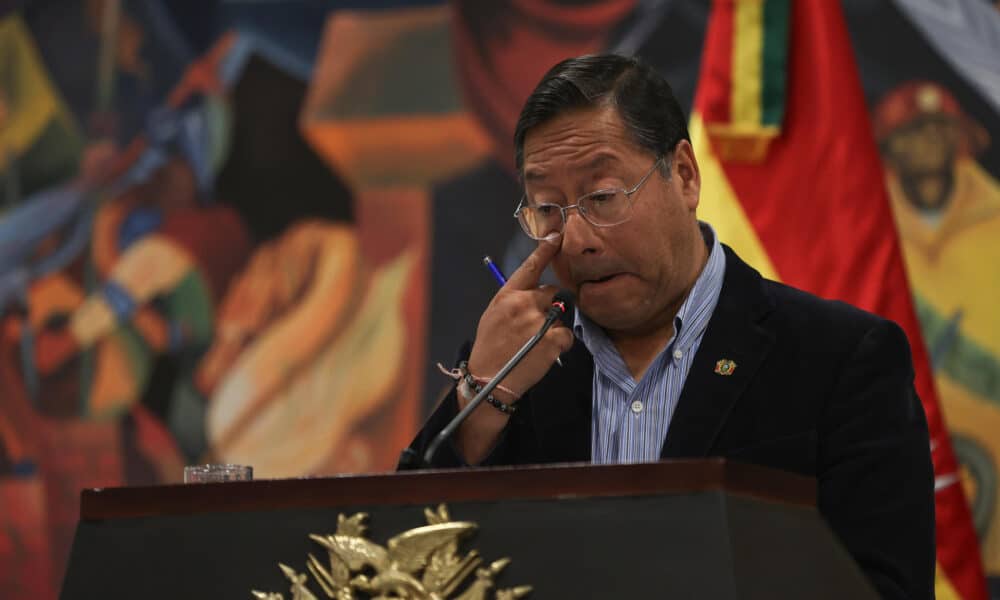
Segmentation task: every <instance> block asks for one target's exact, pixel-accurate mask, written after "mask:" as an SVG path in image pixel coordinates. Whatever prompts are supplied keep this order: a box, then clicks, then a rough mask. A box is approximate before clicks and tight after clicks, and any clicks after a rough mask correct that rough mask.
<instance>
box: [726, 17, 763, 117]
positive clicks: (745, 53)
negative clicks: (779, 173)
mask: <svg viewBox="0 0 1000 600" xmlns="http://www.w3.org/2000/svg"><path fill="white" fill-rule="evenodd" d="M735 8H736V12H735V14H734V15H733V50H732V52H733V57H732V69H733V71H732V73H730V77H731V78H732V85H733V88H732V89H733V91H732V97H731V98H730V102H731V103H732V104H731V105H730V111H731V119H732V122H733V123H734V124H737V126H739V125H744V124H745V125H757V126H760V124H761V112H762V111H761V94H762V90H763V85H764V83H763V82H764V80H763V72H762V61H763V56H764V0H740V1H739V2H736V7H735Z"/></svg>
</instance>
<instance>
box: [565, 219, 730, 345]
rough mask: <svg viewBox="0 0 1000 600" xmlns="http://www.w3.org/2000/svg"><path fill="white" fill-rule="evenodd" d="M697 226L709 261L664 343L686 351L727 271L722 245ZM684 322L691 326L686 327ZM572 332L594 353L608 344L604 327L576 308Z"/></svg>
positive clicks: (712, 307)
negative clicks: (672, 334) (671, 336)
mask: <svg viewBox="0 0 1000 600" xmlns="http://www.w3.org/2000/svg"><path fill="white" fill-rule="evenodd" d="M698 226H699V228H700V229H701V236H702V238H703V239H704V240H705V245H706V246H708V249H709V252H708V261H707V262H706V263H705V267H704V268H703V269H702V270H701V273H700V274H699V275H698V279H697V280H696V281H695V283H694V286H693V287H692V288H691V292H690V293H689V294H688V296H687V298H685V299H684V302H683V303H682V304H681V307H680V309H678V311H677V315H676V316H675V317H674V337H673V338H671V340H670V342H668V343H667V346H666V347H667V348H668V349H670V348H671V347H673V348H678V349H681V350H684V351H687V349H688V348H689V347H690V346H691V344H692V343H694V342H695V341H696V340H698V339H699V338H700V337H701V335H702V334H703V333H704V332H705V328H706V327H707V326H708V321H709V319H708V318H702V317H703V316H708V315H711V313H712V311H714V310H715V305H716V304H717V303H718V301H719V293H720V292H721V291H722V280H723V277H724V275H725V273H726V255H725V253H723V251H722V244H720V243H719V237H718V236H717V235H716V234H715V229H713V228H712V226H711V225H709V224H708V223H705V222H703V221H698ZM685 323H691V324H693V325H692V326H691V327H687V328H685V327H684V324H685ZM573 333H574V334H575V335H576V337H577V338H578V339H579V340H580V341H582V342H583V344H584V346H586V347H587V350H589V351H590V353H591V354H592V355H594V356H597V355H598V354H599V352H598V349H599V348H608V347H609V346H611V341H610V340H609V339H608V337H607V334H606V333H605V332H604V330H603V329H602V328H601V327H600V326H599V325H597V324H596V323H594V322H593V321H591V320H590V319H588V318H587V316H586V315H584V314H583V313H582V312H580V309H579V308H577V309H576V314H575V316H574V320H573Z"/></svg>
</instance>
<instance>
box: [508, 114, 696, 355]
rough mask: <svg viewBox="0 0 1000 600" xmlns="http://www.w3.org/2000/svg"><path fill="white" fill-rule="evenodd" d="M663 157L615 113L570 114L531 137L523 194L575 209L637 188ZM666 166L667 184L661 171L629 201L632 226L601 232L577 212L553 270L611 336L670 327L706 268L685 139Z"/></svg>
mask: <svg viewBox="0 0 1000 600" xmlns="http://www.w3.org/2000/svg"><path fill="white" fill-rule="evenodd" d="M657 158H658V157H656V156H652V155H651V154H650V153H649V151H648V150H645V149H643V148H641V147H639V146H637V145H636V144H635V143H634V142H633V141H632V139H631V138H630V137H629V134H628V131H627V130H626V129H625V126H624V124H623V123H622V121H621V119H620V117H619V116H618V113H617V111H616V110H615V109H614V108H613V107H599V108H589V109H580V110H576V111H571V112H567V113H564V114H562V115H559V116H557V117H555V118H554V119H552V120H551V121H548V122H546V123H544V124H542V125H539V126H537V127H535V128H533V129H531V130H530V131H529V132H528V134H527V136H526V137H525V141H524V180H525V188H526V192H527V194H528V197H529V198H531V199H533V201H534V202H535V203H542V202H548V203H555V204H560V205H563V206H565V205H567V204H576V200H577V198H579V197H580V196H582V195H584V194H587V193H589V192H593V191H595V190H599V189H607V188H619V189H626V190H627V189H631V188H632V187H633V186H635V184H636V183H638V182H639V181H640V180H641V179H642V177H643V175H645V174H646V173H647V172H648V171H649V169H650V168H651V167H652V166H653V164H654V163H655V162H656V160H657ZM669 163H670V176H669V178H667V177H665V176H664V174H663V173H662V172H660V170H657V171H656V172H654V173H653V174H652V175H651V176H650V177H649V179H648V180H647V181H646V183H645V184H644V185H643V186H642V187H641V188H640V189H639V191H638V192H636V193H635V194H633V195H632V198H631V201H632V212H631V218H630V219H629V220H628V221H627V222H625V223H622V224H620V225H615V226H612V227H595V226H594V225H591V224H590V223H588V222H587V221H586V220H585V219H584V218H583V217H582V216H581V215H580V213H579V212H578V211H577V210H572V211H571V212H570V213H569V215H568V216H567V220H566V227H565V229H564V230H563V239H562V248H561V249H560V251H559V253H558V254H556V256H555V258H554V259H553V262H552V267H553V269H554V270H555V273H556V275H557V276H558V278H559V280H560V282H561V283H562V285H563V286H564V287H566V288H567V289H569V290H571V291H572V292H574V293H575V294H576V296H577V302H578V305H579V307H580V310H582V311H583V312H584V314H586V315H587V316H588V317H590V318H591V319H592V320H593V321H594V322H596V323H597V324H598V325H600V326H602V327H603V328H604V329H606V330H608V332H609V333H611V334H615V333H621V334H625V335H628V334H635V333H644V332H647V331H648V330H650V329H651V328H657V327H668V326H670V320H671V318H672V316H673V314H674V313H675V312H676V310H677V308H678V307H679V306H680V303H681V302H682V301H683V298H684V296H685V295H686V293H687V291H688V290H689V289H690V287H691V285H693V283H694V280H695V279H696V278H697V275H698V272H699V271H700V269H701V265H702V262H701V261H702V260H703V257H704V248H705V245H704V243H703V241H702V239H701V234H700V232H699V230H698V225H697V220H696V218H695V209H696V208H697V206H698V192H699V188H700V178H699V174H698V166H697V163H696V162H695V159H694V155H693V153H692V152H691V146H690V144H688V143H687V142H686V141H682V142H680V143H679V144H678V145H677V146H676V148H675V151H674V152H673V153H672V156H671V157H670V160H669ZM699 245H700V248H699Z"/></svg>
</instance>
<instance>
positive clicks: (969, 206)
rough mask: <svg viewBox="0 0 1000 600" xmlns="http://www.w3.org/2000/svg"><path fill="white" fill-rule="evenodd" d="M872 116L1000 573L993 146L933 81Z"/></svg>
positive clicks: (999, 215) (932, 347)
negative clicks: (988, 158)
mask: <svg viewBox="0 0 1000 600" xmlns="http://www.w3.org/2000/svg"><path fill="white" fill-rule="evenodd" d="M873 121H874V125H875V131H876V135H877V137H878V140H879V143H880V144H881V151H882V155H883V159H884V161H885V165H886V182H887V186H888V189H889V192H890V198H891V202H892V205H893V211H894V214H895V218H896V223H897V226H898V228H899V232H900V238H901V241H902V245H903V252H904V258H905V260H906V265H907V271H908V274H909V277H910V282H911V288H912V290H913V294H914V298H915V300H916V304H917V309H918V314H919V317H920V320H921V327H922V329H923V332H924V337H925V340H926V343H927V345H928V350H929V351H930V354H931V362H932V364H933V367H934V370H935V379H936V383H937V385H938V389H939V391H940V394H941V398H942V403H943V408H944V412H945V415H946V418H947V423H948V426H949V429H950V430H951V433H952V436H953V442H954V447H955V452H956V454H957V455H958V457H959V460H960V461H961V462H962V465H963V468H964V470H965V476H964V482H963V483H964V484H965V485H966V491H967V493H968V496H969V497H970V499H971V502H972V507H973V518H974V520H975V525H976V529H977V531H978V533H979V535H980V538H981V539H982V544H983V546H982V548H983V560H984V562H985V563H986V564H985V567H986V569H987V570H989V571H992V572H996V571H998V570H1000V526H998V523H997V509H998V504H997V502H998V499H997V468H998V465H1000V437H998V436H997V432H998V431H1000V342H998V339H997V335H996V332H997V331H1000V315H998V313H997V310H996V306H997V302H998V301H1000V276H998V275H997V272H996V269H995V268H993V267H992V265H995V264H996V261H1000V244H998V243H997V239H998V236H1000V181H997V180H996V179H995V178H993V177H992V176H991V175H990V174H989V173H988V172H987V171H986V170H985V169H983V168H982V167H981V166H980V165H979V163H978V162H976V157H977V156H978V155H979V154H980V153H981V152H983V151H984V150H985V149H986V148H987V147H988V145H989V144H990V141H991V140H990V137H989V135H988V133H987V131H986V130H985V129H984V128H983V127H982V126H981V125H979V124H978V123H976V122H975V121H973V120H972V119H970V118H969V117H968V116H967V115H966V114H965V113H964V112H963V111H962V107H961V106H960V105H959V103H958V101H957V100H956V99H955V97H954V96H953V95H952V94H951V93H950V92H949V91H948V90H947V89H946V88H944V87H943V86H941V85H939V84H936V83H934V82H930V81H913V82H909V83H905V84H903V85H900V86H898V87H897V88H895V89H893V90H891V91H890V92H889V93H887V94H886V95H885V96H884V97H883V98H882V100H881V101H880V102H879V103H878V105H877V106H876V108H875V111H874V116H873Z"/></svg>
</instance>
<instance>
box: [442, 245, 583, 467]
mask: <svg viewBox="0 0 1000 600" xmlns="http://www.w3.org/2000/svg"><path fill="white" fill-rule="evenodd" d="M561 243H562V238H561V236H556V237H555V238H554V239H551V240H543V241H541V242H539V243H538V247H537V248H536V249H535V251H534V252H532V253H531V255H530V256H529V257H528V258H527V259H526V260H525V261H524V263H522V264H521V266H520V268H518V270H517V271H515V272H514V273H513V274H512V275H511V276H510V278H509V279H508V280H507V284H506V285H504V286H503V287H502V288H501V289H500V291H499V292H497V294H496V296H494V297H493V301H492V302H490V305H489V306H488V307H486V311H485V312H483V316H482V317H480V319H479V327H478V329H477V330H476V341H475V344H474V345H473V347H472V353H471V354H470V355H469V372H470V373H472V374H473V375H475V376H476V377H483V378H491V377H493V376H494V375H496V374H497V372H498V371H499V370H500V369H501V368H503V366H504V365H505V364H506V363H507V361H508V360H510V359H511V357H512V356H514V354H515V353H516V352H517V351H518V350H519V349H520V348H521V346H523V345H524V343H525V342H527V341H528V339H530V338H531V336H533V335H535V334H536V333H537V332H538V330H539V329H540V328H541V327H542V323H544V322H545V314H546V312H547V311H548V309H549V307H550V306H551V305H552V297H553V296H554V295H555V294H556V292H557V291H558V290H557V289H556V288H555V287H553V286H541V287H539V285H538V282H539V280H540V279H541V276H542V272H543V271H545V267H546V266H548V264H549V262H550V261H551V260H552V257H553V256H555V255H556V253H557V252H558V251H559V247H560V245H561ZM572 345H573V333H572V332H571V331H570V330H569V329H568V328H566V327H564V326H562V325H561V324H559V323H556V324H555V325H553V326H552V328H550V329H549V330H548V332H546V334H545V336H544V337H543V338H542V339H541V340H540V341H539V342H538V345H536V346H535V347H534V348H533V349H532V350H531V352H529V353H528V355H527V356H525V357H524V360H522V361H521V363H520V364H519V365H518V366H517V367H516V368H515V369H514V370H513V371H511V373H510V374H509V375H508V376H507V377H506V378H505V379H504V381H503V386H504V387H506V388H509V389H510V390H512V391H514V392H515V393H516V394H518V395H521V394H523V393H524V392H526V391H527V390H528V389H529V388H531V387H532V386H533V385H535V384H536V383H538V381H539V380H540V379H541V378H542V377H543V376H544V375H545V373H546V372H548V370H549V369H550V368H551V367H552V363H554V362H555V360H556V358H558V357H559V355H560V354H562V353H563V352H566V351H567V350H569V349H570V347H571V346H572ZM493 395H494V397H496V398H497V399H498V400H500V401H502V402H511V401H513V400H515V398H513V397H510V395H509V394H506V393H505V392H502V391H501V390H499V389H497V390H495V391H494V394H493ZM458 402H459V407H460V408H461V407H463V406H465V404H466V403H467V402H468V401H467V400H466V399H465V398H462V395H461V394H459V401H458ZM507 419H508V417H507V415H505V414H503V413H501V412H500V411H498V410H496V408H494V407H492V406H485V405H484V406H481V407H479V408H478V409H476V411H475V412H473V413H472V414H471V415H469V419H468V421H466V422H465V424H463V425H462V427H461V428H460V429H459V431H458V436H457V442H458V449H459V450H460V451H461V452H462V454H463V456H464V458H465V460H466V461H467V462H468V463H470V464H474V463H477V462H479V461H481V460H482V459H483V458H485V456H486V455H487V454H488V453H489V451H490V449H491V448H492V447H493V446H494V445H495V443H496V440H497V436H498V435H499V434H500V431H501V430H503V428H504V426H505V425H506V423H507Z"/></svg>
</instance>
